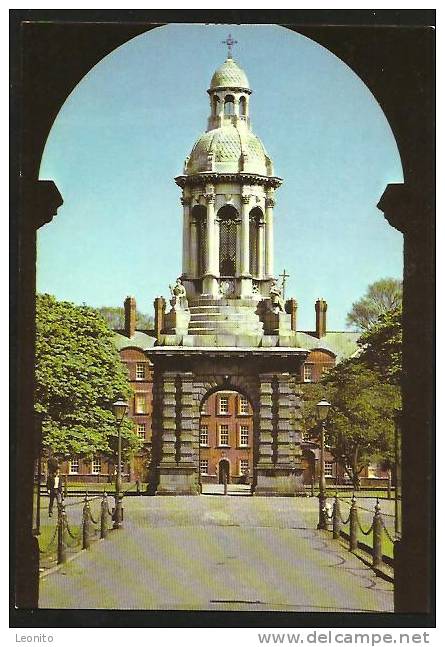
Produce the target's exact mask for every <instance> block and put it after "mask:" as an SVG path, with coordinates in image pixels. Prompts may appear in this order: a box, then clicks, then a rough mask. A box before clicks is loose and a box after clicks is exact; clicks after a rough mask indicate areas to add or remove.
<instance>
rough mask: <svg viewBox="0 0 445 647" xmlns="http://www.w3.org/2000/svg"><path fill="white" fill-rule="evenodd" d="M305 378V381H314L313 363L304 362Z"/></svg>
mask: <svg viewBox="0 0 445 647" xmlns="http://www.w3.org/2000/svg"><path fill="white" fill-rule="evenodd" d="M303 380H304V381H305V382H312V366H311V364H304V366H303Z"/></svg>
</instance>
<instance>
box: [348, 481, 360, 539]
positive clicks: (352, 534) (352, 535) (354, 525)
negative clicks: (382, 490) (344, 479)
mask: <svg viewBox="0 0 445 647" xmlns="http://www.w3.org/2000/svg"><path fill="white" fill-rule="evenodd" d="M357 530H358V518H357V502H356V500H355V494H353V495H352V505H351V511H350V514H349V550H351V551H354V550H357Z"/></svg>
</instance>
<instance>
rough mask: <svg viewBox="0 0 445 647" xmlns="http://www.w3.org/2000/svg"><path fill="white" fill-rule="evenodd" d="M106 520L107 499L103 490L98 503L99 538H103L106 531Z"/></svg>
mask: <svg viewBox="0 0 445 647" xmlns="http://www.w3.org/2000/svg"><path fill="white" fill-rule="evenodd" d="M107 521H108V501H107V495H106V492H105V490H104V493H103V496H102V501H101V504H100V538H101V539H105V537H106V536H107V533H108V528H107Z"/></svg>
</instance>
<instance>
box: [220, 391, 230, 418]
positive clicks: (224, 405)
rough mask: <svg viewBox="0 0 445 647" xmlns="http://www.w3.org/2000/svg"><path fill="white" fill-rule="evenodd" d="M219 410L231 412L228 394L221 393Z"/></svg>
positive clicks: (223, 412)
mask: <svg viewBox="0 0 445 647" xmlns="http://www.w3.org/2000/svg"><path fill="white" fill-rule="evenodd" d="M218 412H219V413H220V414H225V413H229V396H228V395H220V396H219V408H218Z"/></svg>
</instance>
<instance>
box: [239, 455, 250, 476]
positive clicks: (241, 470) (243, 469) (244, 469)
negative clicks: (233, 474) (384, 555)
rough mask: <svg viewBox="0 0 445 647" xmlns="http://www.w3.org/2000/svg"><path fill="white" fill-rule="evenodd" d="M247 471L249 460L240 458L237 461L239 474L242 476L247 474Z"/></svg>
mask: <svg viewBox="0 0 445 647" xmlns="http://www.w3.org/2000/svg"><path fill="white" fill-rule="evenodd" d="M248 471H249V461H248V460H247V459H245V458H242V459H241V460H240V462H239V473H240V476H242V475H243V474H247V472H248Z"/></svg>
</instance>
